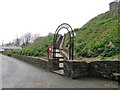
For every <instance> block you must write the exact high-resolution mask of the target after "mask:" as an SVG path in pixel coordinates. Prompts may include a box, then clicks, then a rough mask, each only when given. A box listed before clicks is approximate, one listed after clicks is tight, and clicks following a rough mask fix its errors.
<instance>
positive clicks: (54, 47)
mask: <svg viewBox="0 0 120 90" xmlns="http://www.w3.org/2000/svg"><path fill="white" fill-rule="evenodd" d="M63 28H65V29H66V30H67V31H68V33H69V37H70V40H69V44H70V47H69V59H72V60H73V47H72V46H74V45H73V44H74V43H73V42H74V40H73V39H74V38H73V37H74V31H73V30H72V27H71V26H70V25H69V24H67V23H62V24H61V25H59V26H58V28H57V29H56V31H55V34H54V41H53V42H54V44H53V51H54V52H55V51H56V40H57V36H58V33H59V31H60V30H61V29H63ZM69 28H70V30H71V31H70V30H69ZM71 35H72V36H71ZM71 42H72V43H71ZM71 55H72V56H71ZM54 57H55V53H53V58H54Z"/></svg>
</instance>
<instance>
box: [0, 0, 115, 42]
mask: <svg viewBox="0 0 120 90" xmlns="http://www.w3.org/2000/svg"><path fill="white" fill-rule="evenodd" d="M111 1H113V0H0V44H1V43H2V40H4V43H8V42H9V41H12V40H13V39H15V38H16V37H17V36H18V37H20V36H21V35H23V34H25V33H27V32H31V33H33V34H34V33H39V34H40V35H41V36H44V35H47V34H48V33H49V32H52V33H54V31H55V30H56V28H57V27H58V26H59V25H60V24H62V23H68V24H70V25H71V26H72V27H73V29H74V28H80V27H81V26H83V25H84V24H85V23H87V22H88V21H89V20H90V19H91V18H93V17H95V16H97V15H98V14H101V13H104V12H106V11H108V10H109V3H110V2H111Z"/></svg>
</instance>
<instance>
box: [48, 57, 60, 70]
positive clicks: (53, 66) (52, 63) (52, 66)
mask: <svg viewBox="0 0 120 90" xmlns="http://www.w3.org/2000/svg"><path fill="white" fill-rule="evenodd" d="M48 62H49V71H54V70H59V59H50V60H48Z"/></svg>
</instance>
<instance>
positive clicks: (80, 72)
mask: <svg viewBox="0 0 120 90" xmlns="http://www.w3.org/2000/svg"><path fill="white" fill-rule="evenodd" d="M87 75H88V64H87V63H86V62H81V61H79V60H73V61H72V60H71V61H70V60H69V61H65V62H64V76H67V77H70V78H81V77H85V76H87Z"/></svg>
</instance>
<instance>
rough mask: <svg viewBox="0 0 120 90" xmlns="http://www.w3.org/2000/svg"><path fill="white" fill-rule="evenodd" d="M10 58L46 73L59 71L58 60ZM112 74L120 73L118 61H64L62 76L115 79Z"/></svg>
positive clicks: (26, 57)
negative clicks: (36, 67) (34, 66)
mask: <svg viewBox="0 0 120 90" xmlns="http://www.w3.org/2000/svg"><path fill="white" fill-rule="evenodd" d="M12 57H14V58H17V59H20V60H22V61H25V62H27V63H30V64H33V65H36V66H38V67H40V68H43V69H45V70H47V71H54V70H58V69H59V66H58V63H59V62H58V60H45V59H41V58H35V57H28V56H22V55H12ZM113 73H120V61H94V62H91V63H86V62H84V61H80V60H73V61H72V60H67V61H64V76H66V77H70V78H73V79H75V78H82V77H87V76H91V77H99V78H107V79H115V77H114V76H113Z"/></svg>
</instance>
